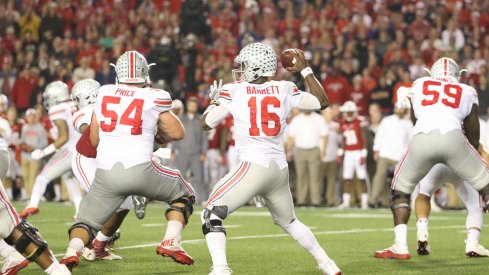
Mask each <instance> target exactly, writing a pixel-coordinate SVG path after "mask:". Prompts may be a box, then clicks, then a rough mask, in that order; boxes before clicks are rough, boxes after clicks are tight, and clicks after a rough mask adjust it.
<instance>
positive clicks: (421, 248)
mask: <svg viewBox="0 0 489 275" xmlns="http://www.w3.org/2000/svg"><path fill="white" fill-rule="evenodd" d="M416 252H418V255H430V246H429V245H428V241H418V249H417V250H416Z"/></svg>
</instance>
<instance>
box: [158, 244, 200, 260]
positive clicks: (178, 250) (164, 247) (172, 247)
mask: <svg viewBox="0 0 489 275" xmlns="http://www.w3.org/2000/svg"><path fill="white" fill-rule="evenodd" d="M156 254H160V255H161V256H163V257H170V258H172V259H173V260H174V261H175V262H177V263H179V264H185V265H193V264H194V259H193V258H192V257H191V256H190V255H188V254H187V252H185V250H184V249H183V247H182V246H181V245H180V241H179V240H178V239H177V238H172V239H165V240H163V241H162V242H161V244H160V245H159V246H158V247H157V248H156Z"/></svg>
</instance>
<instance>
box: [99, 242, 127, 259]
mask: <svg viewBox="0 0 489 275" xmlns="http://www.w3.org/2000/svg"><path fill="white" fill-rule="evenodd" d="M106 247H107V242H103V241H99V240H97V239H95V240H94V241H93V250H94V251H95V258H96V259H97V260H107V261H112V260H122V257H121V256H118V255H115V254H114V253H111V252H109V251H108V249H107V248H106Z"/></svg>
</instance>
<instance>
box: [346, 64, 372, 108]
mask: <svg viewBox="0 0 489 275" xmlns="http://www.w3.org/2000/svg"><path fill="white" fill-rule="evenodd" d="M362 80H363V79H362V76H361V75H359V74H357V75H355V76H354V77H353V86H352V87H351V91H350V98H351V100H352V101H353V102H355V103H356V104H357V106H358V113H359V114H360V115H362V116H365V115H367V113H368V103H369V100H370V91H369V90H367V88H366V87H365V86H363V81H362Z"/></svg>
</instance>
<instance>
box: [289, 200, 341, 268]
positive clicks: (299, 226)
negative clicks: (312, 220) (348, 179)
mask: <svg viewBox="0 0 489 275" xmlns="http://www.w3.org/2000/svg"><path fill="white" fill-rule="evenodd" d="M343 195H344V194H343ZM348 195H350V194H348ZM283 229H284V230H285V232H287V233H289V235H290V236H292V238H294V240H296V241H297V242H298V243H299V244H300V246H302V247H303V248H304V249H305V250H307V251H308V252H309V253H310V254H311V255H312V256H313V257H314V259H316V261H317V262H318V264H319V265H321V264H326V263H328V262H329V261H331V259H330V258H329V257H328V254H326V252H325V251H324V249H323V248H322V247H321V246H320V245H319V243H318V241H317V239H316V237H315V236H314V234H313V233H312V231H311V229H309V227H307V226H305V225H304V224H303V223H302V222H300V221H299V220H297V219H296V220H294V221H293V222H292V223H290V224H289V225H288V226H287V227H285V228H283Z"/></svg>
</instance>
